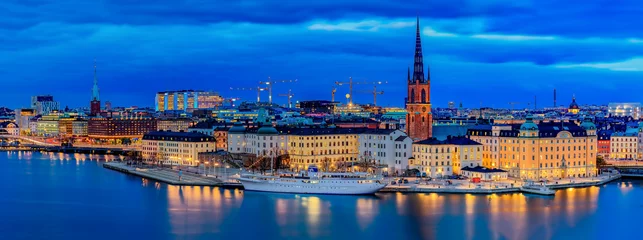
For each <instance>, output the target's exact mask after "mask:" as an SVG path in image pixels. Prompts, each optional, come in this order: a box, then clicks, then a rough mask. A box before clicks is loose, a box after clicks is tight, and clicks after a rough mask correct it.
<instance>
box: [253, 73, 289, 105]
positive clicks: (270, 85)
mask: <svg viewBox="0 0 643 240" xmlns="http://www.w3.org/2000/svg"><path fill="white" fill-rule="evenodd" d="M295 82H297V79H295V80H272V79H270V77H268V81H259V85H264V84H265V85H266V87H265V88H264V90H268V103H270V104H272V86H273V85H274V84H275V83H295Z"/></svg>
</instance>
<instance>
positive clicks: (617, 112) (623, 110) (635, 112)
mask: <svg viewBox="0 0 643 240" xmlns="http://www.w3.org/2000/svg"><path fill="white" fill-rule="evenodd" d="M607 113H608V114H609V115H610V116H614V117H632V118H634V119H639V118H640V116H641V103H638V102H631V103H609V104H608V105H607Z"/></svg>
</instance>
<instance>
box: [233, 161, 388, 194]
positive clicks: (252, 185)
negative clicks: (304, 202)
mask: <svg viewBox="0 0 643 240" xmlns="http://www.w3.org/2000/svg"><path fill="white" fill-rule="evenodd" d="M238 180H239V182H241V184H243V188H244V189H245V190H248V191H261V192H278V193H302V194H338V195H361V194H373V193H375V192H377V191H379V190H380V189H382V188H384V187H385V186H386V184H385V183H383V181H382V179H378V178H375V177H370V176H368V175H365V174H355V173H320V172H318V170H317V168H316V167H314V166H310V167H308V172H307V174H300V175H295V174H281V175H280V176H269V175H257V174H243V175H241V177H240V178H239V179H238Z"/></svg>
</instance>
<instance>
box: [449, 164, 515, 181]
mask: <svg viewBox="0 0 643 240" xmlns="http://www.w3.org/2000/svg"><path fill="white" fill-rule="evenodd" d="M460 172H461V174H462V176H465V177H468V178H470V179H471V178H480V180H482V181H498V180H504V179H507V177H508V174H507V171H505V170H502V169H497V168H486V167H482V166H478V167H463V168H462V169H460Z"/></svg>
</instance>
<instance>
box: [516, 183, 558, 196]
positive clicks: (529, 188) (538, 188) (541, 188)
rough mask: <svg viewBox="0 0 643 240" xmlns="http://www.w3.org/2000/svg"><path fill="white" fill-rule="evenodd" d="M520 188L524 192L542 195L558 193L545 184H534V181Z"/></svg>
mask: <svg viewBox="0 0 643 240" xmlns="http://www.w3.org/2000/svg"><path fill="white" fill-rule="evenodd" d="M520 190H522V191H523V192H527V193H533V194H540V195H554V194H556V191H554V190H552V189H550V188H548V187H547V186H545V185H534V184H532V183H528V184H525V185H523V186H522V187H521V188H520Z"/></svg>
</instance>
